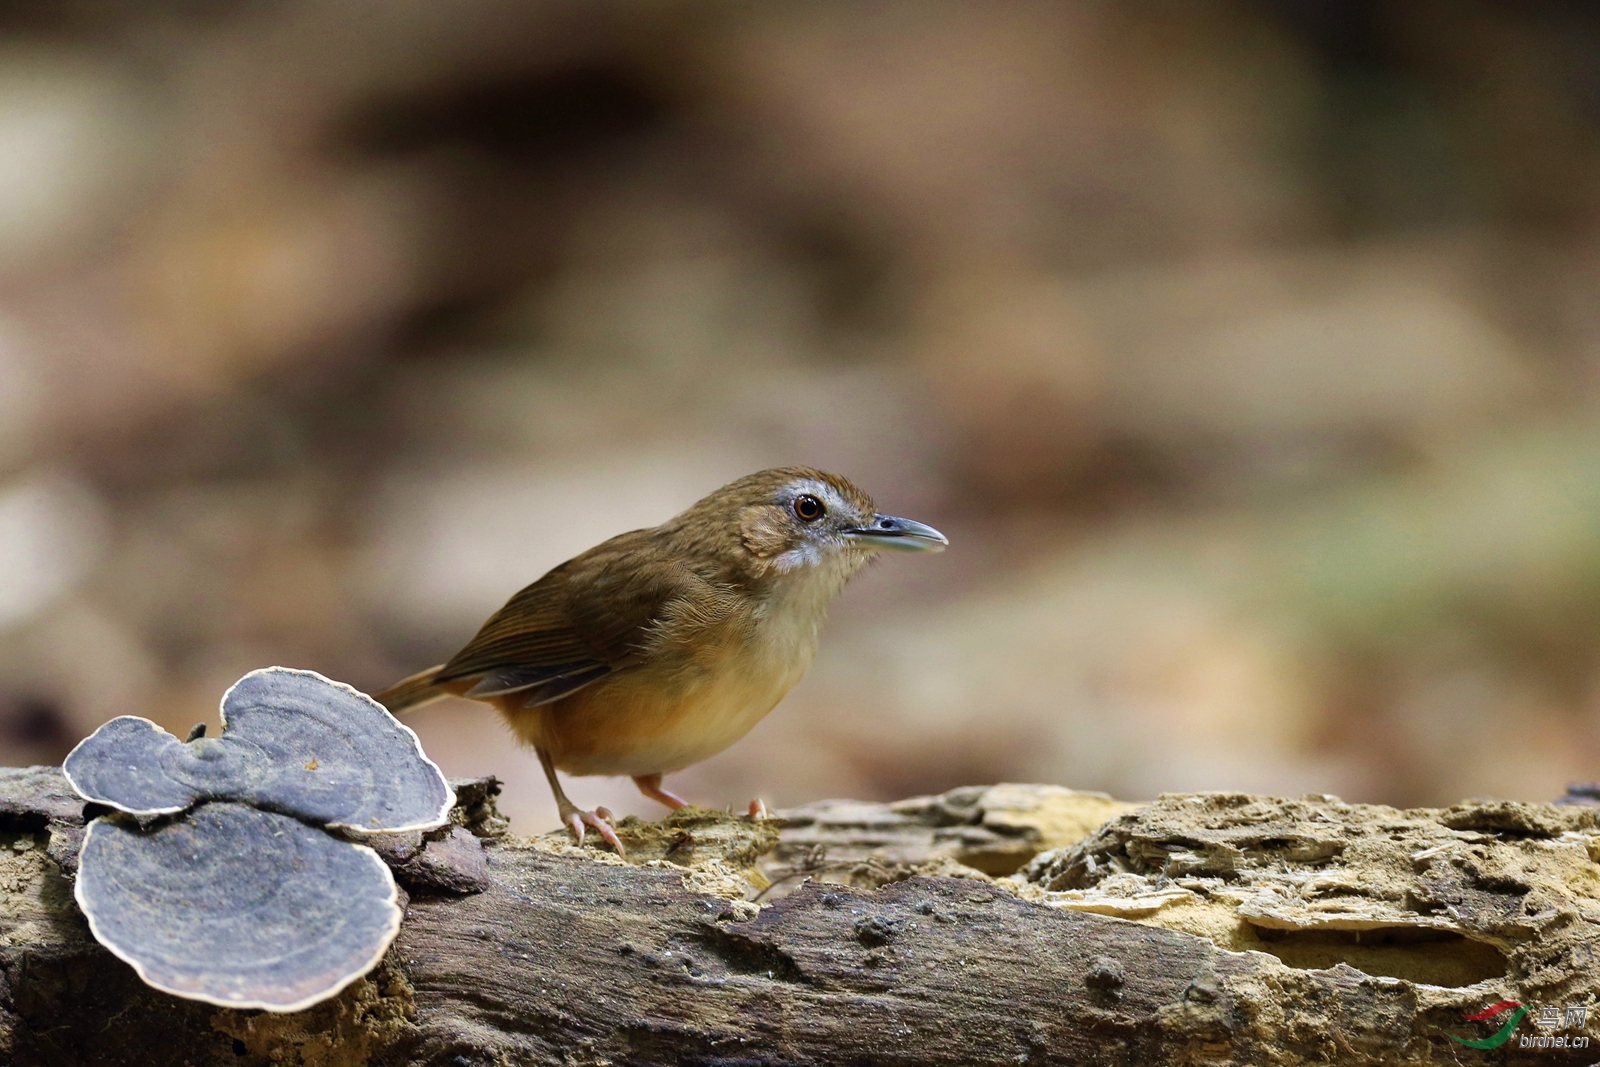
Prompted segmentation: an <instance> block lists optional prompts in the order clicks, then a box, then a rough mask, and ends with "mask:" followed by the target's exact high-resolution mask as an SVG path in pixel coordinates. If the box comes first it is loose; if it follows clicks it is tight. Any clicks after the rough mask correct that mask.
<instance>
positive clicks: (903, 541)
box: [844, 515, 950, 552]
mask: <svg viewBox="0 0 1600 1067" xmlns="http://www.w3.org/2000/svg"><path fill="white" fill-rule="evenodd" d="M844 535H845V536H846V537H848V538H849V539H850V540H852V541H854V542H856V543H857V544H859V545H864V546H866V547H869V548H894V549H900V550H902V551H906V552H943V551H944V546H945V545H948V544H949V543H950V539H949V538H948V537H946V536H945V535H944V534H942V533H940V532H939V531H938V530H935V529H934V528H933V527H932V526H928V525H926V524H924V523H920V522H917V521H916V520H915V519H897V518H895V517H894V516H893V515H874V516H873V517H872V525H870V526H857V527H856V528H855V529H853V530H846V531H845V532H844Z"/></svg>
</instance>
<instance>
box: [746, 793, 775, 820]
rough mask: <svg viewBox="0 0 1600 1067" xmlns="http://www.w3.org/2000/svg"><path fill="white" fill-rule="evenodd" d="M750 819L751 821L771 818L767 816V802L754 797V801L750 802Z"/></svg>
mask: <svg viewBox="0 0 1600 1067" xmlns="http://www.w3.org/2000/svg"><path fill="white" fill-rule="evenodd" d="M750 817H751V818H752V819H766V818H770V817H771V816H769V815H768V814H767V802H766V801H765V800H762V799H761V798H760V797H756V798H755V799H754V800H752V801H751V802H750Z"/></svg>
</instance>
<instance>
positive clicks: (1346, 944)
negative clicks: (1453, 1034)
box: [1251, 923, 1506, 988]
mask: <svg viewBox="0 0 1600 1067" xmlns="http://www.w3.org/2000/svg"><path fill="white" fill-rule="evenodd" d="M1251 931H1252V932H1253V933H1254V934H1255V935H1256V936H1257V937H1258V938H1260V940H1261V945H1260V946H1259V947H1260V951H1262V952H1269V953H1271V954H1272V955H1274V956H1276V957H1278V959H1280V960H1282V961H1283V962H1284V963H1285V964H1287V965H1288V966H1290V967H1295V968H1298V969H1300V970H1306V971H1320V970H1326V969H1327V968H1329V967H1332V966H1334V965H1336V964H1340V963H1347V964H1349V965H1350V966H1352V967H1354V968H1355V969H1356V970H1358V971H1361V972H1363V973H1365V974H1370V975H1375V976H1378V977H1382V978H1401V979H1404V980H1406V981H1408V982H1419V983H1422V984H1424V985H1436V986H1446V987H1450V988H1458V987H1461V986H1469V985H1475V984H1476V983H1478V982H1482V981H1484V980H1486V979H1489V978H1503V977H1505V973H1506V958H1505V955H1504V954H1503V953H1502V952H1501V951H1500V950H1499V949H1497V948H1495V947H1494V946H1493V945H1490V944H1486V943H1484V942H1482V941H1474V940H1473V939H1472V938H1470V937H1464V936H1462V935H1461V934H1458V933H1456V932H1455V931H1453V930H1431V929H1427V928H1423V927H1416V926H1385V927H1379V928H1378V929H1375V930H1329V929H1321V930H1279V929H1274V928H1270V927H1264V926H1256V925H1255V924H1253V923H1252V924H1251ZM1252 947H1256V946H1252Z"/></svg>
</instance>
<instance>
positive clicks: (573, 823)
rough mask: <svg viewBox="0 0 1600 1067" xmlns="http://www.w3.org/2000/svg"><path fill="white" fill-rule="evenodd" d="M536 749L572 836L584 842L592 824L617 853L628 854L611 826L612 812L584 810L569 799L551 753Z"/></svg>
mask: <svg viewBox="0 0 1600 1067" xmlns="http://www.w3.org/2000/svg"><path fill="white" fill-rule="evenodd" d="M534 751H535V752H537V753H538V754H539V765H540V766H541V767H543V768H544V776H545V777H546V778H548V779H550V791H551V792H552V793H554V794H555V795H556V810H558V811H559V812H561V821H562V822H563V823H564V824H565V825H566V827H567V829H569V830H571V831H572V836H573V837H576V838H577V839H578V844H580V845H581V844H583V828H584V827H585V826H592V827H594V829H595V832H596V833H598V834H599V835H600V836H601V837H603V838H605V839H606V840H607V841H609V842H611V847H612V848H615V849H616V850H617V855H619V856H625V855H627V852H626V851H624V849H623V847H622V842H621V841H619V840H618V839H617V832H616V831H615V830H613V829H612V828H611V813H610V812H609V811H607V810H606V809H605V808H595V809H594V810H593V811H584V810H583V809H582V808H580V807H578V805H576V804H574V803H573V802H572V801H571V800H569V799H567V794H566V790H564V789H562V788H561V779H559V778H557V777H556V765H555V763H554V761H552V760H551V759H550V753H548V752H546V751H545V750H544V749H542V748H536V749H534Z"/></svg>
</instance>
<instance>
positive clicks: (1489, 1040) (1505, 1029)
mask: <svg viewBox="0 0 1600 1067" xmlns="http://www.w3.org/2000/svg"><path fill="white" fill-rule="evenodd" d="M1512 1008H1515V1009H1516V1010H1515V1011H1514V1012H1512V1015H1511V1018H1509V1019H1507V1020H1506V1024H1505V1025H1504V1026H1502V1027H1501V1028H1500V1029H1498V1030H1496V1031H1495V1032H1494V1034H1493V1035H1491V1036H1489V1037H1485V1038H1480V1039H1478V1040H1476V1041H1469V1040H1467V1039H1466V1038H1464V1037H1457V1036H1456V1035H1455V1034H1450V1033H1447V1034H1445V1036H1446V1037H1448V1038H1449V1039H1450V1040H1451V1041H1454V1042H1455V1043H1456V1044H1458V1045H1465V1046H1467V1047H1468V1048H1499V1047H1500V1046H1501V1045H1503V1044H1505V1043H1506V1042H1507V1041H1510V1040H1511V1031H1513V1030H1515V1029H1516V1028H1517V1024H1518V1023H1520V1022H1521V1021H1522V1017H1523V1016H1524V1015H1526V1014H1528V1009H1527V1008H1524V1007H1523V1006H1522V1005H1521V1004H1519V1003H1518V1002H1517V1001H1515V1000H1502V1001H1501V1002H1500V1003H1498V1004H1491V1005H1490V1006H1489V1007H1487V1008H1484V1009H1483V1010H1482V1011H1480V1012H1478V1013H1477V1014H1476V1015H1468V1016H1466V1021H1467V1022H1469V1023H1481V1022H1483V1021H1484V1020H1485V1019H1493V1018H1494V1017H1495V1016H1496V1015H1499V1014H1500V1013H1501V1012H1503V1011H1508V1010H1510V1009H1512Z"/></svg>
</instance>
